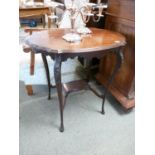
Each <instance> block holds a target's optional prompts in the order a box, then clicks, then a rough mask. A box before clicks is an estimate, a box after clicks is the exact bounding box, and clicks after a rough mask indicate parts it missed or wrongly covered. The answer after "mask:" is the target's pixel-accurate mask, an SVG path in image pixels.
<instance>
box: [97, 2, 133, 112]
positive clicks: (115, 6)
mask: <svg viewBox="0 0 155 155" xmlns="http://www.w3.org/2000/svg"><path fill="white" fill-rule="evenodd" d="M106 14H107V16H106V23H105V28H106V29H109V30H114V31H118V32H120V33H122V34H124V35H125V36H126V41H127V45H126V46H125V48H124V52H123V54H124V63H123V65H122V67H121V68H120V71H119V72H118V74H117V75H116V77H115V79H114V81H113V83H112V85H111V87H110V92H111V94H112V95H113V96H114V97H115V98H116V99H117V100H118V101H119V102H120V103H121V105H122V106H123V107H125V108H126V109H129V108H132V107H134V106H135V100H134V97H135V93H134V92H135V1H134V0H109V1H108V10H107V13H106ZM115 63H116V59H115V55H107V56H106V57H104V58H103V59H102V61H101V62H100V69H99V73H98V75H97V80H98V81H99V82H100V83H101V84H103V85H106V82H107V80H108V78H109V76H110V73H111V71H112V69H113V67H114V66H115Z"/></svg>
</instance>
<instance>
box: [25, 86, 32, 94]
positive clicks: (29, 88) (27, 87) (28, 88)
mask: <svg viewBox="0 0 155 155" xmlns="http://www.w3.org/2000/svg"><path fill="white" fill-rule="evenodd" d="M26 91H27V94H28V95H30V96H31V95H33V88H32V85H26Z"/></svg>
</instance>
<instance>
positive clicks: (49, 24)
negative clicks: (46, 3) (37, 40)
mask: <svg viewBox="0 0 155 155" xmlns="http://www.w3.org/2000/svg"><path fill="white" fill-rule="evenodd" d="M51 22H52V20H51V18H48V28H51Z"/></svg>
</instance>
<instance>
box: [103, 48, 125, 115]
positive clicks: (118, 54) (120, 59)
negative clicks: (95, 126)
mask: <svg viewBox="0 0 155 155" xmlns="http://www.w3.org/2000/svg"><path fill="white" fill-rule="evenodd" d="M116 58H117V61H116V65H115V68H114V70H113V72H112V74H111V76H110V78H109V80H108V83H107V85H106V89H105V92H104V95H103V97H102V99H103V100H102V110H101V113H102V114H105V110H104V103H105V97H106V95H107V92H108V89H109V86H110V84H111V83H112V81H113V79H114V77H115V75H116V73H117V72H118V70H119V69H120V67H121V64H122V62H123V54H122V51H121V50H120V49H119V51H117V52H116Z"/></svg>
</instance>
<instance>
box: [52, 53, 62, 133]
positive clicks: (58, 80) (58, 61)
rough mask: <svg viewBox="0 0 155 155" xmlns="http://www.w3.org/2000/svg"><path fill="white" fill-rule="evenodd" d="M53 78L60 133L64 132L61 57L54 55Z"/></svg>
mask: <svg viewBox="0 0 155 155" xmlns="http://www.w3.org/2000/svg"><path fill="white" fill-rule="evenodd" d="M54 78H55V83H56V88H57V93H58V99H59V108H60V121H61V123H60V132H63V131H64V125H63V93H62V83H61V55H56V57H55V64H54Z"/></svg>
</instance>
